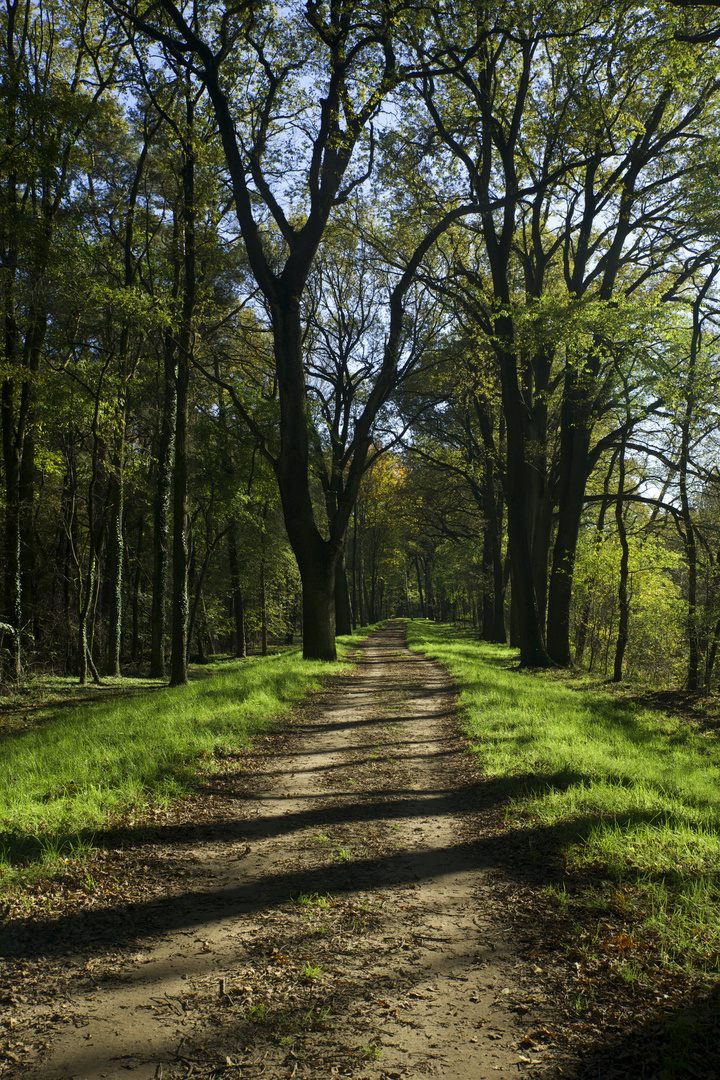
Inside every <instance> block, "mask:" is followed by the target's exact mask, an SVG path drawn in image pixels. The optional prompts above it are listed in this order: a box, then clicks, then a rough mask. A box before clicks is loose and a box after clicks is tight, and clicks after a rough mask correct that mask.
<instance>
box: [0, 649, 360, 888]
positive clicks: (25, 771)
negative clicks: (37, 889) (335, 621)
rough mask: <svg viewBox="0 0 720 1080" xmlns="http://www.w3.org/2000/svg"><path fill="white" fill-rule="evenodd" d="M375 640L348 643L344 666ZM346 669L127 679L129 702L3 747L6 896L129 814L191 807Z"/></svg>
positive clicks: (1, 859) (67, 719)
mask: <svg viewBox="0 0 720 1080" xmlns="http://www.w3.org/2000/svg"><path fill="white" fill-rule="evenodd" d="M367 633H369V630H368V628H365V630H364V631H363V632H362V633H358V634H356V635H352V636H350V637H345V638H340V639H338V652H339V655H340V657H341V659H347V658H348V656H349V654H350V653H351V651H352V647H353V646H354V645H355V644H357V643H358V642H359V641H360V640H362V637H363V636H367ZM337 670H338V669H337V666H336V665H332V664H327V663H322V662H308V661H304V660H302V656H301V651H300V650H299V649H292V650H290V651H286V652H282V653H278V654H276V655H273V656H268V657H264V658H260V657H257V658H253V659H248V660H239V661H233V662H229V663H228V662H224V663H222V664H214V665H213V664H210V665H204V666H203V667H202V669H201V670H200V672H196V673H195V675H196V677H195V678H193V679H192V681H191V683H190V685H189V686H187V687H180V688H174V689H170V688H168V687H162V688H155V689H145V690H144V692H138V690H137V685H136V684H135V681H134V680H127V684H128V690H127V693H126V695H123V694H122V692H121V689H119V688H118V687H117V686H114V688H113V694H112V695H110V696H109V695H108V694H107V693H106V692H105V691H100V693H101V694H102V696H101V700H99V701H97V702H95V703H87V702H85V703H82V704H78V705H75V706H73V707H65V708H61V709H58V710H56V711H55V713H54V714H53V715H51V716H49V717H45V719H44V722H42V723H40V724H36V725H35V726H34V727H32V728H31V729H30V730H25V731H22V732H20V733H15V734H7V735H5V736H4V737H3V738H0V761H1V762H2V768H0V895H1V894H2V893H3V892H6V893H7V892H8V891H12V890H15V889H17V888H18V887H22V885H23V883H24V882H29V881H32V880H37V878H38V877H39V876H45V875H47V874H51V873H52V872H53V871H54V870H56V869H60V870H62V869H63V867H64V866H65V863H66V861H67V859H68V858H74V857H78V856H82V855H83V854H87V853H88V852H89V850H90V849H91V848H92V839H91V838H92V835H93V833H94V832H100V831H101V830H103V829H104V828H107V827H108V826H110V825H111V824H112V823H113V822H115V821H117V820H118V819H119V818H120V817H121V816H123V815H125V816H126V815H128V814H132V815H133V816H134V818H135V819H136V820H138V821H139V820H140V819H141V818H142V816H143V815H144V814H146V813H147V812H148V811H150V810H153V809H158V808H161V807H167V806H169V805H171V804H172V803H173V802H175V801H177V800H178V799H180V798H182V797H183V795H184V794H185V793H186V792H187V791H188V790H190V788H191V787H192V785H193V782H194V781H195V780H196V779H197V778H198V776H199V775H200V774H201V773H202V772H203V771H207V770H208V769H209V768H212V764H213V762H214V760H215V758H216V756H218V755H224V754H236V753H238V752H239V751H242V750H243V749H244V748H247V747H249V746H250V745H251V744H252V741H253V739H254V738H255V737H256V736H257V735H258V734H259V733H260V732H263V731H265V730H267V729H268V728H269V727H270V726H271V725H273V724H274V723H275V722H276V721H277V720H278V719H279V718H280V717H282V716H283V715H285V714H286V713H287V712H288V711H289V709H290V708H291V706H292V705H293V704H294V703H295V702H297V701H299V700H300V699H301V698H302V697H304V695H305V694H307V693H308V692H309V691H311V690H313V689H316V688H317V687H318V686H319V684H320V682H321V681H322V679H323V677H327V676H328V675H329V674H330V673H333V672H335V671H337ZM45 690H46V691H47V688H45Z"/></svg>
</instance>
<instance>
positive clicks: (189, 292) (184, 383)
mask: <svg viewBox="0 0 720 1080" xmlns="http://www.w3.org/2000/svg"><path fill="white" fill-rule="evenodd" d="M191 94H192V88H191V87H190V86H189V85H188V86H187V87H186V95H187V96H186V106H187V130H186V135H185V140H184V143H183V155H184V160H183V168H182V216H183V300H182V315H181V324H180V335H179V340H178V349H177V375H176V380H175V385H176V394H177V397H176V401H177V407H176V416H175V465H174V469H173V589H172V654H171V658H170V685H171V686H182V685H184V684H185V683H187V681H188V671H187V630H188V615H189V604H188V583H187V574H188V537H187V481H188V394H189V387H190V353H191V349H192V332H193V318H194V314H195V299H196V288H197V282H196V277H195V145H194V137H195V136H194V104H193V99H192V96H191Z"/></svg>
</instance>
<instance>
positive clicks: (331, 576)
mask: <svg viewBox="0 0 720 1080" xmlns="http://www.w3.org/2000/svg"><path fill="white" fill-rule="evenodd" d="M298 293H299V290H298ZM273 330H274V346H275V360H276V366H277V369H278V371H279V372H280V373H281V376H282V377H281V378H280V379H279V381H278V388H279V396H280V416H281V420H280V435H281V449H280V454H279V456H278V458H277V459H276V461H275V474H276V476H277V481H278V487H279V489H280V499H281V502H282V508H283V516H284V519H285V528H286V530H287V534H288V539H289V540H290V545H291V547H292V549H293V552H294V553H295V558H296V560H297V564H298V570H299V571H300V580H301V582H302V594H303V656H304V658H305V659H306V660H336V659H337V651H336V648H335V564H336V562H337V560H338V558H339V557H340V553H341V550H342V536H343V535H344V532H345V525H346V524H347V522H344V521H343V522H341V523H340V524H341V525H342V533H341V534H340V535H339V536H335V537H331V539H330V540H326V539H325V538H324V537H323V535H322V534H321V532H320V531H319V529H318V527H317V523H316V521H315V513H314V508H313V502H312V498H311V494H310V488H309V484H308V475H309V443H308V423H309V416H308V410H307V393H306V389H305V376H304V368H303V358H302V333H301V324H300V302H299V295H298V294H297V293H296V294H295V295H293V290H292V289H290V290H289V294H287V295H284V296H283V297H282V298H281V302H278V303H277V304H276V305H275V308H274V311H273ZM348 516H349V514H348ZM333 524H334V523H331V528H332V525H333Z"/></svg>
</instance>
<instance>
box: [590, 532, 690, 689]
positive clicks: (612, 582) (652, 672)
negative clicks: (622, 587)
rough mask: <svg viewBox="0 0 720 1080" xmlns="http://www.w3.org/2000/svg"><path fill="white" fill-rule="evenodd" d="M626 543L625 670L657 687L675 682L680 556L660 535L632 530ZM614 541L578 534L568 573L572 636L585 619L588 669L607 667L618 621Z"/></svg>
mask: <svg viewBox="0 0 720 1080" xmlns="http://www.w3.org/2000/svg"><path fill="white" fill-rule="evenodd" d="M628 543H629V547H630V563H629V572H630V583H629V598H630V627H629V633H630V641H629V645H628V650H627V653H626V656H625V660H626V669H627V674H628V675H629V676H630V677H634V678H637V679H640V680H646V681H649V682H651V683H653V684H654V685H657V686H676V685H677V684H678V682H679V681H680V680H681V679H682V677H683V673H684V644H685V639H684V629H685V627H684V620H685V618H686V610H685V605H684V603H683V599H682V594H681V589H680V584H679V571H680V567H681V559H680V556H679V555H678V554H677V553H676V552H674V551H672V550H669V549H668V546H667V544H666V543H664V542H663V541H662V540H661V539H660V538H658V537H653V536H643V535H641V534H636V535H634V536H630V537H629V539H628ZM620 554H621V553H620V545H619V543H618V541H617V537H616V536H615V534H614V533H607V534H606V535H604V536H603V538H602V540H601V541H600V542H598V540H597V537H596V535H595V533H594V531H591V530H588V531H586V532H585V533H583V534H582V536H581V539H580V542H579V545H578V554H577V561H576V564H575V574H574V577H573V601H574V608H573V616H574V621H575V627H574V628H575V636H576V639H577V634H578V632H579V623H580V620H581V619H585V617H587V635H588V638H587V642H586V646H585V647H586V654H585V657H584V660H585V663H586V664H587V666H588V667H589V669H590V671H599V672H601V673H602V674H603V675H608V674H609V673H610V672H611V671H612V666H613V656H614V649H615V642H616V639H617V625H618V599H617V596H618V580H619V573H620Z"/></svg>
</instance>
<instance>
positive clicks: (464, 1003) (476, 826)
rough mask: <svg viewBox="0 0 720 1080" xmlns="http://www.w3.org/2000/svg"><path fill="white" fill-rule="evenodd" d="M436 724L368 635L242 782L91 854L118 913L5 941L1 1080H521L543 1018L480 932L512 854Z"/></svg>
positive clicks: (408, 665)
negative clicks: (120, 844)
mask: <svg viewBox="0 0 720 1080" xmlns="http://www.w3.org/2000/svg"><path fill="white" fill-rule="evenodd" d="M454 705H455V702H454V698H453V693H452V687H451V684H450V681H449V679H448V677H447V675H446V674H445V673H444V672H443V670H442V669H441V668H439V667H438V666H437V665H435V664H433V663H432V662H431V661H429V660H427V659H425V658H423V657H419V656H417V655H414V654H411V653H410V652H409V651H408V650H407V649H406V647H405V640H404V632H403V629H402V627H401V626H390V627H388V628H387V629H385V630H382V631H380V632H379V633H377V634H375V635H374V636H373V637H372V638H371V639H369V641H368V642H367V643H366V644H365V646H364V647H363V648H362V649H361V651H360V656H359V663H358V664H357V665H356V666H355V668H354V669H353V670H352V671H351V672H350V673H349V674H345V675H340V676H337V677H335V678H334V679H333V680H332V681H331V684H330V686H329V687H328V689H326V690H325V691H323V692H322V693H320V694H317V695H314V696H313V697H312V698H311V699H309V700H308V701H307V702H306V703H304V705H303V706H302V707H301V708H300V709H299V710H298V711H297V713H296V716H295V719H294V722H293V724H292V725H291V726H290V728H289V730H288V731H287V732H285V733H284V735H282V734H281V735H280V736H279V738H278V740H277V743H276V744H273V745H271V746H269V747H268V753H266V754H265V755H264V756H263V758H262V763H261V767H260V768H257V767H256V766H257V762H248V761H243V762H241V764H240V765H239V766H238V765H237V763H234V764H229V767H228V769H227V771H226V772H222V773H220V774H218V775H217V776H215V777H214V778H213V780H212V782H211V783H209V784H208V788H207V790H206V791H205V792H201V793H200V794H199V796H198V799H197V800H196V801H195V804H194V806H190V807H187V808H186V810H185V815H184V817H181V815H178V816H177V817H176V818H175V819H173V818H170V819H168V820H167V821H165V822H164V823H163V824H162V826H159V827H158V829H157V830H156V832H155V833H154V834H153V835H152V836H151V837H150V839H149V840H148V838H147V836H146V837H145V838H144V839H143V841H142V843H140V844H138V845H136V847H135V849H134V850H132V851H127V850H118V851H116V852H114V853H113V852H112V850H110V851H109V852H108V855H107V859H108V860H110V861H111V862H112V861H113V859H115V862H114V864H113V865H114V866H115V868H116V869H118V868H119V867H120V866H121V864H122V863H123V860H125V862H127V860H130V862H131V865H132V879H131V880H130V881H129V883H128V889H129V891H130V892H131V893H132V895H133V896H134V897H135V899H136V902H135V903H134V904H132V905H131V906H123V905H121V904H117V903H115V904H104V905H103V904H98V905H97V906H95V907H94V908H90V909H87V908H86V909H85V910H82V909H78V910H75V911H70V912H68V914H66V915H64V916H61V917H60V918H59V919H57V918H55V919H52V920H49V921H48V922H47V924H45V925H43V924H42V923H40V922H38V920H37V918H36V919H34V920H32V922H31V921H28V923H27V925H26V926H25V927H24V928H23V927H22V926H20V928H19V929H18V930H17V933H16V937H15V940H14V957H15V958H14V960H13V961H12V962H13V963H14V965H15V970H16V974H17V978H18V983H20V982H21V977H22V976H23V975H24V976H26V977H28V978H29V977H30V976H29V974H28V973H31V974H32V979H33V984H34V985H35V986H36V987H38V986H39V989H38V990H37V993H35V994H34V995H33V996H31V997H28V996H27V995H23V994H19V995H18V996H16V997H15V998H13V997H12V996H11V997H10V1013H13V1014H14V1016H15V1017H16V1019H15V1020H14V1027H15V1030H14V1032H13V1035H14V1039H11V1040H10V1041H8V1042H7V1043H6V1048H7V1050H6V1054H5V1060H4V1072H3V1065H2V1064H0V1075H3V1076H11V1077H15V1076H18V1077H21V1076H22V1077H28V1078H31V1080H69V1078H71V1077H73V1078H75V1080H100V1078H107V1080H115V1078H118V1077H123V1078H126V1077H131V1078H133V1080H150V1078H158V1077H162V1078H164V1080H174V1078H176V1077H177V1078H179V1077H186V1076H190V1075H192V1076H193V1077H197V1078H200V1080H203V1078H208V1080H209V1078H211V1077H221V1076H222V1077H225V1076H227V1077H229V1078H234V1077H255V1076H258V1077H259V1076H263V1077H268V1078H275V1077H278V1078H279V1077H317V1078H321V1077H326V1076H336V1075H337V1076H343V1075H350V1076H353V1077H355V1078H357V1080H361V1078H368V1080H369V1078H381V1077H387V1078H405V1077H407V1078H418V1080H421V1078H425V1077H451V1078H456V1080H484V1078H489V1077H497V1076H513V1077H524V1076H528V1077H529V1076H533V1077H537V1076H538V1075H539V1071H544V1070H543V1069H542V1064H543V1059H544V1060H545V1062H546V1063H547V1064H549V1060H548V1059H549V1058H550V1057H551V1054H549V1053H548V1055H547V1057H545V1055H544V1050H548V1049H549V1048H548V1047H544V1046H543V1038H544V1035H547V1036H548V1037H549V1036H551V1034H552V1033H551V1032H549V1031H548V1030H547V1028H546V1027H545V1026H544V1025H545V1024H546V1023H548V1022H549V1021H548V1019H547V1016H546V1012H547V1003H546V1002H544V1001H543V998H542V995H541V994H536V995H535V997H534V998H533V997H532V995H531V996H530V997H529V996H528V995H527V994H526V993H523V992H522V988H521V982H523V981H524V979H523V978H522V976H523V973H526V972H527V964H526V962H524V961H521V960H520V958H519V955H518V953H517V952H516V948H517V944H518V943H517V942H516V941H513V940H509V936H508V934H507V932H506V929H505V926H506V925H507V924H506V923H505V920H504V919H503V918H498V917H497V915H498V912H497V910H496V907H495V905H496V904H497V903H498V902H500V903H501V902H502V896H503V882H504V880H506V874H507V871H508V865H509V864H508V861H507V857H508V855H509V854H511V853H509V852H508V851H507V850H505V851H502V839H501V838H500V840H498V830H497V828H494V827H493V823H492V822H488V820H487V817H483V811H482V806H481V803H482V800H481V799H479V797H478V793H479V782H478V778H477V776H476V775H474V774H473V771H472V766H471V764H470V762H469V759H468V756H467V755H466V754H465V753H464V744H463V742H462V740H461V738H460V737H459V735H458V732H457V725H456V723H455V722H454ZM270 750H272V753H270V752H269V751H270ZM208 808H209V809H208ZM125 872H127V870H126V871H125ZM5 1006H6V1009H7V1001H6V1003H5ZM538 1066H540V1067H541V1068H540V1070H538Z"/></svg>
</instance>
